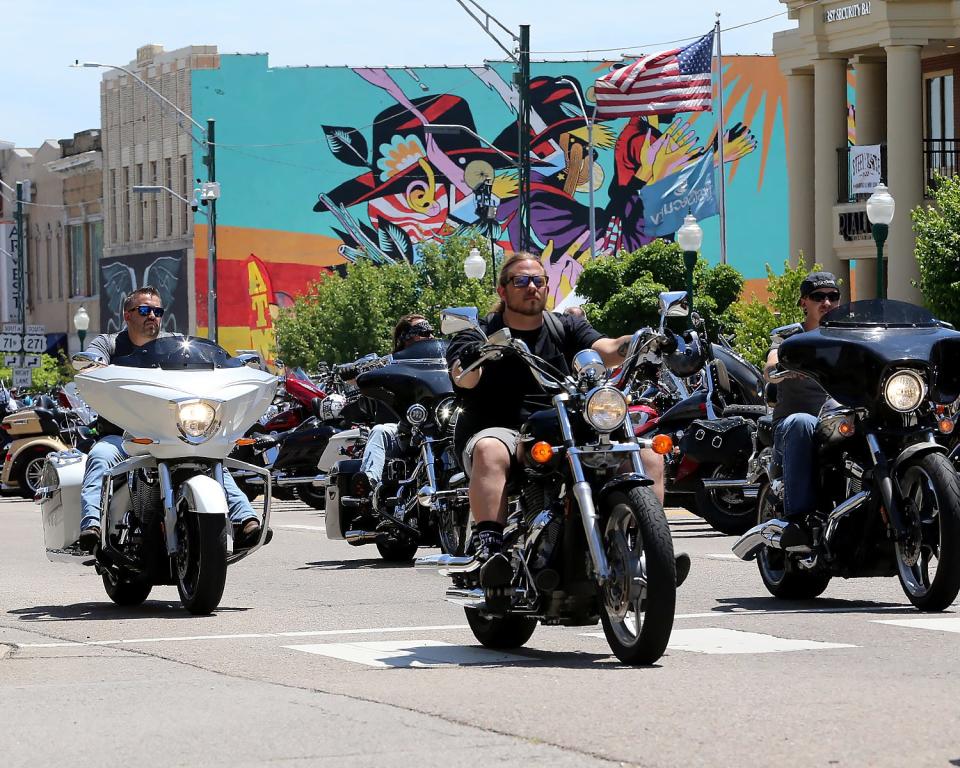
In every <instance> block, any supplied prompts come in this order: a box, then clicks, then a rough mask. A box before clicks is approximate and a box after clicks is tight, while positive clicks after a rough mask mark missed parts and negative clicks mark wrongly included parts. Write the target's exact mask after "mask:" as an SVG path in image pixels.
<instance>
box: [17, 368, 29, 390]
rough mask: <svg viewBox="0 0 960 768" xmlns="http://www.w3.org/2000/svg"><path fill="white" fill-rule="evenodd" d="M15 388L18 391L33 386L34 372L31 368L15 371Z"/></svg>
mask: <svg viewBox="0 0 960 768" xmlns="http://www.w3.org/2000/svg"><path fill="white" fill-rule="evenodd" d="M13 386H14V387H16V388H17V389H20V388H24V387H32V386H33V371H31V370H30V369H29V368H14V369H13Z"/></svg>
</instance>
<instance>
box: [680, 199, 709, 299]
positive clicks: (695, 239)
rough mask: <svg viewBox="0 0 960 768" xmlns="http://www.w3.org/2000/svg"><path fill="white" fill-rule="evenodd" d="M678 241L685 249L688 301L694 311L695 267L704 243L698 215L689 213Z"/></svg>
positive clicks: (684, 262)
mask: <svg viewBox="0 0 960 768" xmlns="http://www.w3.org/2000/svg"><path fill="white" fill-rule="evenodd" d="M677 242H678V243H679V244H680V247H681V248H682V249H683V266H684V267H685V268H686V271H687V302H688V303H689V304H690V312H691V313H692V312H693V269H694V267H696V266H697V253H698V252H699V251H700V246H701V245H702V244H703V230H702V229H700V225H699V224H697V217H696V216H694V215H693V214H689V213H688V214H687V215H686V217H685V218H684V219H683V225H682V226H681V227H680V229H678V230H677Z"/></svg>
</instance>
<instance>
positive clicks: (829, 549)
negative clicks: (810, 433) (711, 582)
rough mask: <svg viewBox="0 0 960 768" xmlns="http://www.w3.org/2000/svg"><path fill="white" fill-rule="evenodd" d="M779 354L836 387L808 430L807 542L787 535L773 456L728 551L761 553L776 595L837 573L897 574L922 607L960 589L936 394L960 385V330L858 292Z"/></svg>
mask: <svg viewBox="0 0 960 768" xmlns="http://www.w3.org/2000/svg"><path fill="white" fill-rule="evenodd" d="M779 360H780V365H781V366H782V368H783V369H785V371H788V372H789V371H792V372H798V373H802V374H804V375H807V376H810V377H812V378H813V379H815V380H816V381H817V382H818V383H819V384H820V385H821V386H822V387H823V388H824V389H825V390H826V392H827V394H828V395H829V396H830V398H832V400H828V402H827V405H825V406H824V408H823V410H822V411H821V413H820V417H819V421H818V424H817V428H816V433H815V443H816V446H817V451H818V461H817V464H818V468H817V471H816V473H815V477H813V478H811V482H813V483H815V484H816V498H817V499H818V508H817V511H816V513H815V514H814V515H811V516H810V517H809V519H808V520H806V521H803V523H802V529H803V530H804V532H805V533H806V534H809V540H808V542H803V541H802V540H799V539H797V537H791V539H790V540H789V541H787V542H786V546H785V544H784V543H783V542H782V541H781V538H782V535H783V532H784V529H785V527H786V526H787V523H786V522H785V521H784V520H782V519H780V514H781V509H782V501H783V483H782V480H781V468H779V467H777V466H776V465H775V464H773V462H772V460H768V461H767V466H768V467H769V473H768V476H767V478H766V481H765V482H764V485H763V488H762V490H761V492H760V496H759V501H758V507H759V509H758V524H757V525H756V526H755V527H753V528H752V529H750V530H749V531H748V532H747V533H745V534H744V535H743V536H742V537H741V538H740V539H739V540H738V541H737V542H736V544H735V545H734V547H733V551H734V553H736V555H737V556H738V557H740V558H742V559H744V560H750V559H753V558H755V557H756V558H757V561H758V566H759V570H760V577H761V579H762V580H763V583H764V586H765V587H766V588H767V589H768V590H769V591H770V593H771V594H773V595H774V596H776V597H780V598H791V599H806V598H812V597H816V596H817V595H819V594H821V593H822V592H823V591H824V590H825V589H826V587H827V584H828V583H829V581H830V579H831V578H832V577H833V576H841V577H843V578H852V577H861V576H893V575H896V576H898V577H899V579H900V584H901V586H902V587H903V591H904V593H905V594H906V595H907V597H908V598H909V600H910V602H911V603H913V605H914V606H916V607H917V608H919V609H920V610H923V611H940V610H943V609H945V608H947V606H949V605H950V604H951V603H952V602H953V600H954V599H955V598H956V596H957V594H958V592H960V478H958V476H957V473H956V471H955V470H954V468H953V466H952V465H951V463H950V461H949V460H948V458H947V452H948V449H947V448H946V447H945V446H944V445H943V444H942V443H941V442H940V440H941V439H942V436H943V435H942V432H943V430H944V429H948V430H952V422H951V423H950V425H948V426H946V427H944V426H943V422H944V420H943V419H940V418H938V406H944V405H948V404H950V403H952V402H954V401H955V400H956V399H957V397H958V396H960V333H957V332H956V331H954V330H952V329H951V328H949V327H947V326H946V324H944V323H941V322H939V321H937V320H936V319H934V317H933V316H932V315H931V314H930V313H929V312H928V311H927V310H925V309H922V308H920V307H916V306H913V305H911V304H906V303H903V302H899V301H888V300H873V301H858V302H853V303H851V304H847V305H844V306H841V307H837V308H836V309H834V310H833V311H832V312H830V313H829V314H827V315H826V316H825V317H824V319H823V322H822V324H821V326H820V328H818V329H816V330H813V331H808V332H806V333H796V334H795V335H793V336H790V337H789V338H787V339H786V340H785V341H783V343H782V344H781V345H780V348H779ZM764 421H766V420H764ZM770 426H771V425H770V424H769V422H766V423H764V424H762V429H761V432H760V437H761V440H762V441H763V442H764V443H765V444H766V445H768V446H769V445H770V444H771V443H772V430H771V428H770Z"/></svg>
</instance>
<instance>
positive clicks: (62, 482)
mask: <svg viewBox="0 0 960 768" xmlns="http://www.w3.org/2000/svg"><path fill="white" fill-rule="evenodd" d="M86 465H87V456H86V454H84V453H80V452H79V451H77V450H70V451H61V452H59V453H51V454H48V455H47V461H46V463H45V464H44V466H43V475H42V476H41V479H40V488H39V490H38V495H39V497H40V517H41V519H42V521H43V544H44V547H45V548H46V550H47V558H48V559H50V560H53V561H62V560H69V561H72V562H76V561H77V556H78V555H80V556H82V557H85V558H89V557H90V556H89V555H87V553H85V552H82V553H81V552H80V551H79V550H75V548H73V547H72V545H73V544H75V543H76V541H77V539H78V538H79V537H80V516H81V512H80V488H81V486H82V484H83V471H84V468H85V467H86Z"/></svg>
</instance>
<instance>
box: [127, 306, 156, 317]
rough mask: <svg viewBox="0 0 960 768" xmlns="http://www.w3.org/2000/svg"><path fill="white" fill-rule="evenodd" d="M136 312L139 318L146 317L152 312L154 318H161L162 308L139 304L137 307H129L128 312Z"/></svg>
mask: <svg viewBox="0 0 960 768" xmlns="http://www.w3.org/2000/svg"><path fill="white" fill-rule="evenodd" d="M133 310H137V314H138V315H140V317H147V316H148V315H149V314H150V313H151V312H153V316H154V317H163V307H151V306H150V305H149V304H141V305H140V306H139V307H130V309H128V310H127V311H128V312H133Z"/></svg>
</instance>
